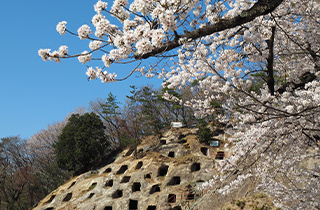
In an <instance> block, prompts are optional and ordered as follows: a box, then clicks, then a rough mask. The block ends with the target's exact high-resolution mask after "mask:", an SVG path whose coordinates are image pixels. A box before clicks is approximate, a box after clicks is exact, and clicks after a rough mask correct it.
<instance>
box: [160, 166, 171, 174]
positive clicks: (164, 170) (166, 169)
mask: <svg viewBox="0 0 320 210" xmlns="http://www.w3.org/2000/svg"><path fill="white" fill-rule="evenodd" d="M168 168H169V166H167V165H162V166H160V167H159V169H158V176H165V175H167V173H168Z"/></svg>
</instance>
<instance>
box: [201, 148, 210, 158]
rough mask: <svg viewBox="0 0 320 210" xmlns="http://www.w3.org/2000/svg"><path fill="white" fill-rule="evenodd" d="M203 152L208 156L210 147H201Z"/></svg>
mask: <svg viewBox="0 0 320 210" xmlns="http://www.w3.org/2000/svg"><path fill="white" fill-rule="evenodd" d="M201 152H202V154H203V155H205V156H207V155H208V148H207V147H201Z"/></svg>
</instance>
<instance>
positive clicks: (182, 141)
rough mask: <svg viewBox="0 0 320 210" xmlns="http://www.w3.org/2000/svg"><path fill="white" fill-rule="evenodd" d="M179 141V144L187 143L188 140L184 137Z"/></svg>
mask: <svg viewBox="0 0 320 210" xmlns="http://www.w3.org/2000/svg"><path fill="white" fill-rule="evenodd" d="M178 143H179V144H184V143H187V140H185V139H182V140H180V141H178Z"/></svg>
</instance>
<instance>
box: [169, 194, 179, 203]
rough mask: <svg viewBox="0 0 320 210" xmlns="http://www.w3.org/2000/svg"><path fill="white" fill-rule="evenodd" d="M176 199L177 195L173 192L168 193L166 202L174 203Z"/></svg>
mask: <svg viewBox="0 0 320 210" xmlns="http://www.w3.org/2000/svg"><path fill="white" fill-rule="evenodd" d="M176 200H177V196H176V195H175V194H169V195H168V203H175V202H176Z"/></svg>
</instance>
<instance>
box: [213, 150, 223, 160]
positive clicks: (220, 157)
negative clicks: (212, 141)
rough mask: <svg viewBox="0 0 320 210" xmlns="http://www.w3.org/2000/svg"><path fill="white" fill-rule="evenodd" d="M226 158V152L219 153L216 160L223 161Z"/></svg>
mask: <svg viewBox="0 0 320 210" xmlns="http://www.w3.org/2000/svg"><path fill="white" fill-rule="evenodd" d="M223 158H224V152H218V153H217V155H216V158H215V159H216V160H223Z"/></svg>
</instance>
